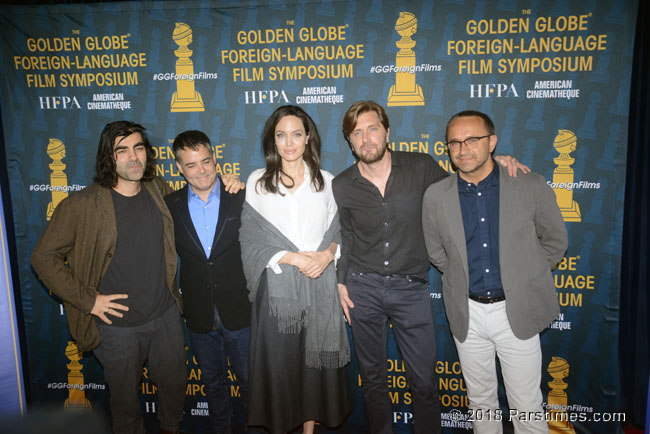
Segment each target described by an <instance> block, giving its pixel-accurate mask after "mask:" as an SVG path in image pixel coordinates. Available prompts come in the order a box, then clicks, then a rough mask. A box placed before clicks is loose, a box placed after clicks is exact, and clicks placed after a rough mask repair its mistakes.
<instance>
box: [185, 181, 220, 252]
mask: <svg viewBox="0 0 650 434" xmlns="http://www.w3.org/2000/svg"><path fill="white" fill-rule="evenodd" d="M188 187H189V188H188V189H187V206H188V208H189V211H190V218H191V219H192V224H193V225H194V229H195V230H196V234H197V235H198V237H199V240H200V241H201V245H202V246H203V251H204V252H205V256H206V257H207V258H209V257H210V252H211V250H212V242H213V240H214V234H215V231H216V229H217V223H218V222H219V205H220V202H221V184H220V180H219V178H217V181H216V182H215V183H214V186H213V187H212V190H210V194H209V195H208V201H207V202H204V201H203V199H201V197H200V196H199V195H198V194H196V193H195V192H194V190H192V186H191V185H188Z"/></svg>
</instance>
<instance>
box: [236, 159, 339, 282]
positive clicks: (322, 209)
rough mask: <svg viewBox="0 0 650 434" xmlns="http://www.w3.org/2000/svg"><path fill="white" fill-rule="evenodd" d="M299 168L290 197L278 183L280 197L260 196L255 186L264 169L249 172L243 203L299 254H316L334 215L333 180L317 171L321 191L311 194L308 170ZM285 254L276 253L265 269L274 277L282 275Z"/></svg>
mask: <svg viewBox="0 0 650 434" xmlns="http://www.w3.org/2000/svg"><path fill="white" fill-rule="evenodd" d="M303 165H304V167H305V174H304V180H303V182H302V184H300V186H299V187H298V188H297V189H296V190H295V191H294V192H293V193H289V191H288V190H287V188H286V187H285V186H284V185H283V184H282V183H279V185H278V190H279V191H280V192H281V193H282V194H283V195H281V194H273V193H267V192H264V190H263V187H262V186H261V185H257V181H258V180H259V179H260V178H261V177H262V175H263V174H264V171H265V169H257V170H255V171H253V173H251V175H250V176H249V177H248V181H247V182H246V202H248V204H249V205H250V206H252V207H253V209H255V211H257V212H258V213H260V215H262V216H263V217H264V218H265V219H266V220H268V221H269V222H270V223H271V224H272V225H273V226H275V227H276V228H277V229H278V230H279V231H280V232H281V233H282V235H284V236H285V237H287V238H288V239H289V241H291V242H292V243H293V244H294V245H295V246H296V247H298V250H299V251H316V250H317V249H318V246H319V245H320V243H321V241H322V240H323V235H324V234H325V232H326V231H327V229H328V228H329V226H330V223H331V222H332V220H333V219H334V216H335V215H336V211H337V208H336V202H335V201H334V196H333V194H332V179H333V178H334V176H333V175H332V174H331V173H329V172H328V171H326V170H321V171H320V172H321V174H322V175H323V179H324V180H325V188H323V190H322V191H315V189H314V187H313V186H312V185H311V172H310V171H309V167H307V164H306V163H305V162H304V161H303ZM256 187H257V188H256ZM286 253H287V251H286V250H283V251H280V252H278V253H276V254H275V255H274V256H273V257H272V258H271V260H270V261H269V263H268V265H267V268H270V269H271V270H273V272H275V273H277V274H280V273H282V270H281V269H280V266H279V265H278V261H279V260H280V259H281V258H282V257H283V256H284V255H285V254H286ZM339 256H340V247H339V248H337V252H336V255H335V257H336V258H338V257H339Z"/></svg>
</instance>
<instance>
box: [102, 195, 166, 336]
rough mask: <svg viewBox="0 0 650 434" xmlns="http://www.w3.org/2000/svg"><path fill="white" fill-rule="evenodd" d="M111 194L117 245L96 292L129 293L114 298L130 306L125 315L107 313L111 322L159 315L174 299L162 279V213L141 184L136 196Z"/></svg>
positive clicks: (131, 321) (132, 321)
mask: <svg viewBox="0 0 650 434" xmlns="http://www.w3.org/2000/svg"><path fill="white" fill-rule="evenodd" d="M111 196H112V198H113V207H114V209H115V219H116V221H117V246H116V248H115V253H114V254H113V258H112V259H111V262H110V264H109V266H108V269H107V270H106V274H104V276H103V277H102V280H101V281H100V283H99V292H100V293H102V294H106V295H108V294H128V296H129V298H127V299H119V300H115V302H116V303H120V304H124V305H126V306H128V307H129V311H128V312H123V313H124V317H123V318H118V317H116V316H113V315H107V316H108V318H110V319H111V321H112V322H113V324H112V325H113V326H122V327H128V326H136V325H140V324H144V323H146V322H148V321H151V320H153V319H155V318H157V317H159V316H160V315H162V314H163V313H164V312H165V311H166V310H167V309H168V308H169V306H171V304H172V303H174V300H173V299H172V297H171V294H170V293H169V290H168V288H167V282H166V281H165V248H164V244H163V221H162V215H161V214H160V210H159V209H158V206H157V205H156V203H155V202H154V200H153V198H152V197H151V195H150V194H149V192H148V191H147V189H146V188H145V187H144V186H143V187H142V188H141V189H140V192H139V193H138V194H136V195H135V196H123V195H121V194H119V193H118V192H116V191H115V190H111ZM107 212H110V210H107ZM100 321H101V320H100Z"/></svg>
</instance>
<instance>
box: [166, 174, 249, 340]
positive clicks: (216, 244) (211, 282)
mask: <svg viewBox="0 0 650 434" xmlns="http://www.w3.org/2000/svg"><path fill="white" fill-rule="evenodd" d="M220 185H221V198H220V204H219V220H218V222H217V229H216V231H215V234H214V240H213V242H212V250H211V251H210V252H211V253H210V257H209V258H207V257H206V256H205V251H204V250H203V247H202V246H201V241H200V240H199V236H198V235H197V233H196V230H195V229H194V224H193V223H192V219H191V217H190V210H189V207H188V205H187V190H188V188H189V187H188V186H187V185H186V186H185V187H184V188H182V189H181V190H178V191H175V192H174V193H171V194H169V195H167V196H166V197H165V201H166V202H167V206H168V207H169V211H170V212H171V215H172V217H173V219H174V233H175V238H176V251H177V252H178V255H179V256H180V259H181V270H180V287H181V292H182V295H183V305H184V315H185V321H186V322H187V326H188V327H189V328H190V329H191V330H192V331H195V332H198V333H205V332H208V331H210V329H211V328H212V324H213V314H212V313H213V309H214V308H213V306H215V305H216V307H217V312H218V313H219V317H220V318H221V321H222V322H223V324H224V325H225V327H226V328H227V329H229V330H239V329H241V328H244V327H247V326H249V325H250V310H251V305H250V302H249V301H248V291H247V290H246V278H245V277H244V271H243V270H242V263H241V249H240V247H239V227H240V226H241V220H240V215H241V209H242V205H243V203H244V199H245V197H246V196H245V193H244V191H240V192H239V193H237V194H234V195H233V194H230V193H227V192H226V191H225V189H224V187H223V184H222V183H220Z"/></svg>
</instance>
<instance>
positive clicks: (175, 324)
mask: <svg viewBox="0 0 650 434" xmlns="http://www.w3.org/2000/svg"><path fill="white" fill-rule="evenodd" d="M99 334H100V342H99V346H98V347H97V348H95V350H94V352H95V357H97V360H99V363H101V364H102V366H103V367H104V378H105V380H106V385H107V386H108V390H109V394H110V405H111V422H112V424H113V433H114V434H144V433H145V429H144V424H143V422H142V411H141V410H140V380H141V378H142V367H143V365H144V362H145V360H149V371H148V372H149V378H150V379H151V381H153V383H154V384H155V385H156V387H157V388H158V392H157V395H158V409H157V412H158V421H159V423H160V427H161V428H162V429H165V430H167V431H171V432H175V431H176V430H178V426H179V424H180V423H181V421H182V419H183V407H184V404H185V386H186V383H187V366H186V365H185V360H186V358H187V355H186V354H185V335H184V333H183V327H182V324H181V317H180V314H179V312H178V308H177V307H176V304H175V303H174V304H173V305H172V306H171V307H170V308H169V309H167V311H166V312H165V313H164V314H162V315H161V316H160V317H158V318H156V319H154V320H151V321H149V322H147V323H146V324H142V325H139V326H135V327H112V326H109V325H108V324H103V323H102V324H100V325H99Z"/></svg>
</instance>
